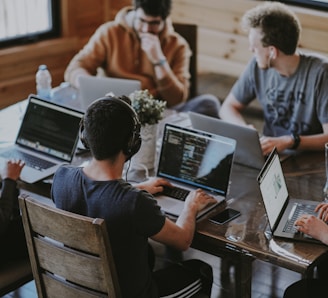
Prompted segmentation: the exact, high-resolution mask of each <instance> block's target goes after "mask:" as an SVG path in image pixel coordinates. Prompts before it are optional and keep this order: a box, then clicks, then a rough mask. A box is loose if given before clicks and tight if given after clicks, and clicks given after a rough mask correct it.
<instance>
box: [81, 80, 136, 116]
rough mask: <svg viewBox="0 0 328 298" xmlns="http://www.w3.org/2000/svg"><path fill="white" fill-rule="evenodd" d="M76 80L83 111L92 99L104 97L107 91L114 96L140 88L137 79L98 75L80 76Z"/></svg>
mask: <svg viewBox="0 0 328 298" xmlns="http://www.w3.org/2000/svg"><path fill="white" fill-rule="evenodd" d="M78 80H79V84H80V88H79V97H80V100H81V109H82V111H85V110H86V109H87V107H88V106H89V105H90V104H91V103H92V102H93V101H94V100H96V99H98V98H100V97H104V96H105V95H106V94H107V93H113V94H114V95H115V96H122V95H126V96H129V95H130V94H131V93H132V92H134V91H136V90H140V89H141V83H140V81H138V80H130V79H121V78H108V77H99V76H81V77H79V79H78Z"/></svg>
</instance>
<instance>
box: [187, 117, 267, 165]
mask: <svg viewBox="0 0 328 298" xmlns="http://www.w3.org/2000/svg"><path fill="white" fill-rule="evenodd" d="M188 114H189V118H190V121H191V125H192V127H193V128H195V129H200V130H204V131H208V132H211V133H215V134H218V135H222V136H225V137H229V138H232V139H235V140H236V141H237V149H236V154H235V158H234V162H235V163H238V164H242V165H245V166H248V167H251V168H255V169H259V170H260V169H261V168H262V167H263V164H264V161H265V158H264V156H263V153H262V149H261V144H260V139H259V135H258V132H257V131H256V130H255V129H251V128H248V127H244V126H240V125H235V124H232V123H229V122H227V121H223V120H221V119H217V118H214V117H210V116H206V115H202V114H198V113H194V112H189V113H188Z"/></svg>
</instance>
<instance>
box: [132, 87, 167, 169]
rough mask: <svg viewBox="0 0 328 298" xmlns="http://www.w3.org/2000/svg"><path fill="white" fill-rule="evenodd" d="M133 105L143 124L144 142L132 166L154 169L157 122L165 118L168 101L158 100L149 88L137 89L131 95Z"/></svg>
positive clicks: (142, 137) (142, 135)
mask: <svg viewBox="0 0 328 298" xmlns="http://www.w3.org/2000/svg"><path fill="white" fill-rule="evenodd" d="M129 98H130V99H131V105H132V107H133V109H134V110H135V111H136V113H137V115H138V118H139V121H140V124H141V131H140V135H141V139H142V144H141V148H140V150H139V152H138V153H137V154H136V155H135V156H133V157H132V159H131V162H132V167H134V168H136V169H140V168H143V169H147V170H148V169H153V168H154V161H155V153H156V140H157V137H156V136H157V124H158V122H159V121H160V120H161V119H162V118H163V112H164V110H165V108H166V101H162V100H158V99H155V98H154V97H153V95H151V94H150V93H149V91H148V90H147V89H145V90H137V91H134V92H133V93H131V94H130V95H129Z"/></svg>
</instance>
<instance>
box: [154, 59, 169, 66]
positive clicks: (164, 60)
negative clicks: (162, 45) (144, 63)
mask: <svg viewBox="0 0 328 298" xmlns="http://www.w3.org/2000/svg"><path fill="white" fill-rule="evenodd" d="M165 63H166V58H162V59H159V60H158V61H157V62H154V63H153V66H162V65H164V64H165Z"/></svg>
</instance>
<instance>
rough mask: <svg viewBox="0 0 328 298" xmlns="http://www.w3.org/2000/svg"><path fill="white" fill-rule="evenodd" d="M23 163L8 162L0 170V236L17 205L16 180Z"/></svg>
mask: <svg viewBox="0 0 328 298" xmlns="http://www.w3.org/2000/svg"><path fill="white" fill-rule="evenodd" d="M24 165H25V164H24V162H22V161H20V160H18V161H8V162H7V163H6V165H5V167H4V168H3V169H2V170H1V177H2V192H1V197H0V234H1V233H3V232H4V231H5V230H6V228H7V226H8V224H9V221H10V219H11V217H12V216H13V215H15V214H14V210H15V208H14V207H15V205H17V198H18V189H17V183H16V180H17V179H18V178H19V176H20V173H21V171H22V169H23V167H24Z"/></svg>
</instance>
